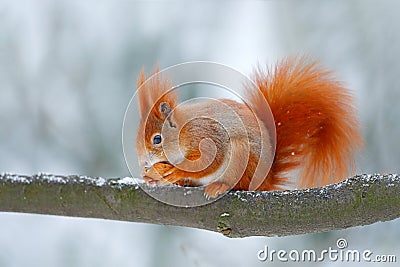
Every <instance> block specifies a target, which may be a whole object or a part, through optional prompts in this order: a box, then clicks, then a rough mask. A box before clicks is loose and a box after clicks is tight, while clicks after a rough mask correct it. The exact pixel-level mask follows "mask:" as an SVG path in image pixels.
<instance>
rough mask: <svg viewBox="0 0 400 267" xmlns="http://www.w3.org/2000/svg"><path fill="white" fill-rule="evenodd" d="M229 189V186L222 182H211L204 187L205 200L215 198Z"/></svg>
mask: <svg viewBox="0 0 400 267" xmlns="http://www.w3.org/2000/svg"><path fill="white" fill-rule="evenodd" d="M229 187H230V186H229V185H228V184H226V183H224V182H218V181H217V182H213V183H211V184H209V185H207V186H206V188H205V189H204V195H205V197H206V198H207V199H210V198H216V197H218V196H219V195H222V194H224V193H225V192H226V191H228V189H229Z"/></svg>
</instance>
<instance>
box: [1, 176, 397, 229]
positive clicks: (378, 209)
mask: <svg viewBox="0 0 400 267" xmlns="http://www.w3.org/2000/svg"><path fill="white" fill-rule="evenodd" d="M142 186H145V185H142ZM180 189H181V188H179V187H156V188H151V190H164V191H165V193H167V194H168V193H170V192H171V190H177V191H178V193H179V190H180ZM202 193H203V192H202V190H201V189H198V188H193V194H192V195H191V196H190V197H196V195H200V194H202ZM182 197H188V196H184V194H182ZM0 212H24V213H36V214H49V215H61V216H72V217H85V218H102V219H110V220H122V221H131V222H145V223H153V224H162V225H178V226H187V227H194V228H200V229H206V230H210V231H216V232H220V233H222V234H224V235H226V236H229V237H245V236H260V235H262V236H285V235H297V234H305V233H315V232H324V231H331V230H338V229H344V228H348V227H352V226H360V225H367V224H372V223H375V222H378V221H389V220H393V219H395V218H398V217H400V178H399V176H398V175H396V174H386V175H379V174H375V175H358V176H355V177H352V178H349V179H347V180H345V181H343V182H341V183H338V184H334V185H329V186H325V187H320V188H314V189H305V190H293V191H271V192H260V191H255V192H243V191H232V192H229V193H228V194H226V195H225V196H224V197H222V198H221V199H219V200H217V201H215V202H213V203H211V204H208V205H204V206H200V207H194V208H181V207H175V206H171V205H167V204H164V203H161V202H159V201H157V200H155V199H153V198H152V197H150V196H149V195H147V194H146V193H145V192H144V191H143V190H142V189H141V188H140V187H139V186H138V185H137V184H135V182H134V179H133V178H129V177H127V178H111V179H104V178H91V177H86V176H77V175H70V176H60V175H49V174H38V175H33V176H26V175H16V174H7V173H6V174H1V175H0Z"/></svg>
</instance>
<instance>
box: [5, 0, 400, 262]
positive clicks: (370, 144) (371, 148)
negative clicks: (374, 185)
mask: <svg viewBox="0 0 400 267" xmlns="http://www.w3.org/2000/svg"><path fill="white" fill-rule="evenodd" d="M399 10H400V2H398V1H395V0H393V1H390V0H385V1H378V0H374V1H373V0H365V1H361V0H359V1H354V0H352V1H346V0H341V1H330V2H324V3H320V2H319V1H296V2H295V1H287V2H281V1H265V2H264V1H247V2H245V1H231V2H227V1H222V2H220V1H216V2H213V1H198V2H192V1H190V2H184V1H182V2H177V1H150V2H147V1H119V2H115V1H114V2H112V1H84V2H81V1H75V0H73V1H48V0H44V1H39V0H36V1H17V2H15V1H4V0H3V1H1V2H0V171H4V172H16V173H26V174H32V173H37V172H50V173H56V174H83V175H90V176H103V177H117V176H128V175H129V172H128V170H127V168H126V165H125V162H124V158H123V153H122V145H121V127H122V120H123V116H124V112H125V108H126V106H127V105H128V102H129V100H130V98H131V97H132V94H133V92H134V91H135V81H136V76H137V75H138V74H139V72H140V69H141V67H142V66H145V67H146V69H147V70H148V71H150V70H151V69H153V68H154V66H155V65H156V64H157V63H159V64H160V66H161V67H167V66H170V65H173V64H177V63H181V62H185V61H193V60H210V61H216V62H219V63H223V64H227V65H230V66H232V67H234V68H236V69H238V70H240V71H242V72H244V73H250V72H251V70H252V68H253V67H255V66H256V64H257V63H260V64H262V65H263V64H272V63H274V62H276V61H277V60H279V59H280V58H282V57H284V56H288V55H296V54H309V55H311V56H312V58H314V59H318V60H320V61H321V62H322V63H323V65H325V66H327V67H328V68H330V69H333V70H334V71H335V74H336V77H337V78H338V79H340V80H342V81H343V82H344V83H345V84H346V85H347V86H348V87H349V88H351V89H352V90H354V92H355V95H356V96H357V99H358V101H359V102H358V107H359V113H360V117H361V120H362V125H363V134H364V136H365V138H366V148H365V150H364V151H363V152H362V153H361V155H360V157H359V160H358V170H357V172H358V173H375V172H382V173H399V168H400V166H399V164H398V163H399V162H400V142H399V141H398V137H399V136H400V125H399V123H398V121H399V119H400V108H398V107H397V103H398V100H399V99H400V80H399V79H398V77H399V70H400V61H399V55H400V53H399V51H398V48H399V47H400V16H399ZM339 237H343V238H346V239H347V241H348V243H349V247H350V248H352V249H360V250H362V249H370V250H372V251H373V252H374V253H377V254H378V253H380V254H395V253H396V252H398V251H399V248H400V245H399V244H398V242H397V240H399V238H400V230H399V220H395V221H392V222H388V223H380V224H375V225H371V226H367V227H358V228H353V229H348V230H344V231H338V232H330V233H322V234H311V235H304V236H294V237H283V238H262V237H257V238H246V239H241V240H239V239H238V240H230V239H227V238H225V237H223V236H221V235H218V234H215V233H209V232H205V231H200V230H195V229H186V228H180V227H162V226H156V225H144V224H138V223H124V222H112V221H103V220H90V219H76V218H62V217H52V216H34V215H26V214H5V213H2V214H0V266H27V265H29V266H110V265H111V266H182V265H183V264H185V266H225V265H228V264H229V265H230V266H261V265H263V264H266V263H260V262H259V261H258V260H257V255H256V253H257V251H258V250H260V249H262V248H263V247H264V245H268V246H269V247H270V248H273V249H280V248H285V249H312V248H317V249H318V248H319V249H320V250H321V249H326V248H328V247H329V246H331V247H335V242H336V240H337V238H339ZM398 256H400V254H399V255H398ZM295 264H296V266H299V263H295ZM269 265H270V266H273V265H280V263H279V262H273V263H269ZM307 265H308V264H307ZM316 265H320V266H336V265H340V264H339V263H332V262H322V263H318V264H316ZM353 265H357V264H353ZM382 266H383V265H382Z"/></svg>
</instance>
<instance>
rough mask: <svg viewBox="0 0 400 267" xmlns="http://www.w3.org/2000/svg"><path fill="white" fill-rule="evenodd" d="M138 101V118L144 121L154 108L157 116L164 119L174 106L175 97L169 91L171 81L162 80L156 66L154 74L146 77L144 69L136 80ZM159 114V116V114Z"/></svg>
mask: <svg viewBox="0 0 400 267" xmlns="http://www.w3.org/2000/svg"><path fill="white" fill-rule="evenodd" d="M136 85H137V87H138V101H139V111H140V117H141V118H142V119H145V118H146V117H147V116H148V114H149V113H150V112H151V110H153V107H155V108H156V109H155V111H156V113H159V114H155V115H157V116H162V117H164V118H165V117H166V116H168V114H169V113H170V112H171V111H172V109H173V108H174V107H175V105H176V101H177V100H176V99H177V96H176V94H175V93H174V92H172V91H169V90H170V89H171V87H172V86H171V81H170V80H169V79H167V78H164V77H163V76H162V74H161V73H160V70H159V67H158V66H157V67H156V69H155V72H153V73H152V74H151V75H149V77H146V75H145V73H144V68H143V69H142V71H141V73H140V75H139V77H138V79H137V84H136ZM160 113H161V114H160Z"/></svg>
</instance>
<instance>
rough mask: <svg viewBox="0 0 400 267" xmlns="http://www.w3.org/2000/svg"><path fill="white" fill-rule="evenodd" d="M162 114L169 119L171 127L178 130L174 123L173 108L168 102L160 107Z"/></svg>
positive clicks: (162, 103)
mask: <svg viewBox="0 0 400 267" xmlns="http://www.w3.org/2000/svg"><path fill="white" fill-rule="evenodd" d="M158 109H159V110H160V113H161V114H162V115H163V116H164V118H165V119H167V121H168V123H169V126H170V127H172V128H176V123H175V121H174V116H173V115H174V113H173V112H172V108H171V106H170V105H169V104H168V103H167V102H161V103H160V105H159V106H158Z"/></svg>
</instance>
